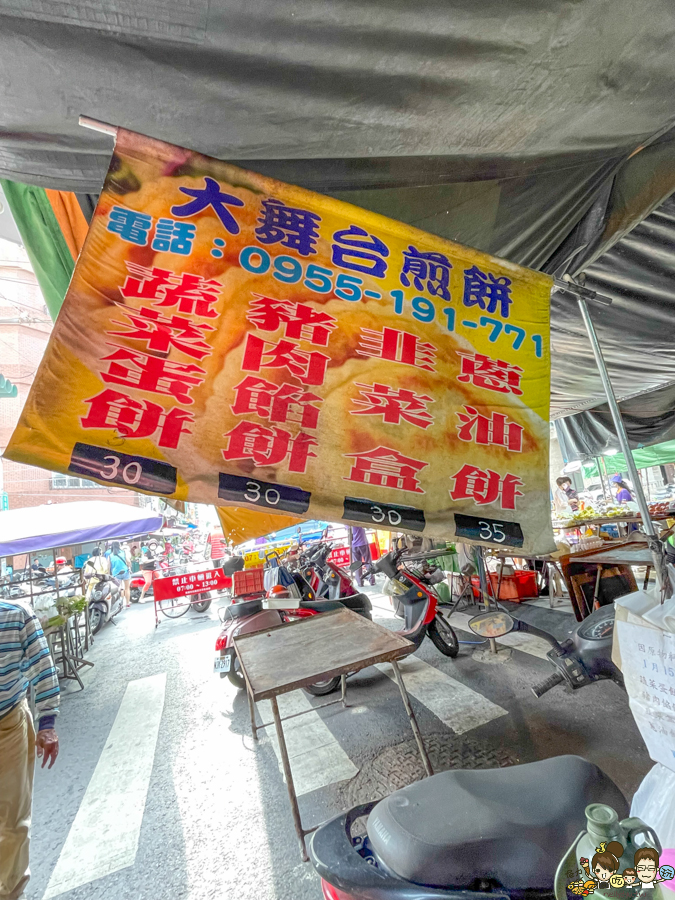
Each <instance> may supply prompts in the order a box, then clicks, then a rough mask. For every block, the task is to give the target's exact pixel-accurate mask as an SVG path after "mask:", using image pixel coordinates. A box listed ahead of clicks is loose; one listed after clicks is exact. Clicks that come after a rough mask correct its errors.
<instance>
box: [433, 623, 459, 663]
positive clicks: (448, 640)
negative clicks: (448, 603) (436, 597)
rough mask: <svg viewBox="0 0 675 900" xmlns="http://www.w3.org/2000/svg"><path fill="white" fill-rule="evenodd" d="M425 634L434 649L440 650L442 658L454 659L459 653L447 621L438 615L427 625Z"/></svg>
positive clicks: (455, 639) (455, 637)
mask: <svg viewBox="0 0 675 900" xmlns="http://www.w3.org/2000/svg"><path fill="white" fill-rule="evenodd" d="M427 634H428V635H429V637H430V638H431V640H432V643H433V645H434V647H435V648H436V649H437V650H440V651H441V653H442V654H443V656H449V657H451V659H454V658H455V657H456V656H457V654H458V653H459V641H458V640H457V635H456V634H455V632H454V630H453V628H452V626H451V625H450V624H449V622H448V621H447V619H444V618H443V616H442V615H441V614H440V613H436V618H435V619H433V620H432V621H431V622H429V624H428V625H427Z"/></svg>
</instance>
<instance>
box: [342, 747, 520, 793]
mask: <svg viewBox="0 0 675 900" xmlns="http://www.w3.org/2000/svg"><path fill="white" fill-rule="evenodd" d="M424 745H425V747H426V748H427V753H428V754H429V759H430V760H431V765H432V767H433V770H434V772H444V771H446V770H447V769H494V768H499V767H501V766H512V765H515V763H516V762H517V760H516V759H514V757H512V756H511V755H510V754H509V753H507V752H506V750H503V749H501V748H500V747H488V746H486V745H485V744H482V743H480V742H478V741H474V740H472V739H471V738H465V737H462V736H461V735H455V734H447V733H444V732H440V733H438V734H430V735H425V736H424ZM421 778H424V767H423V766H422V760H421V759H420V753H419V750H418V748H417V744H416V743H415V740H414V738H413V739H412V740H409V741H404V742H403V743H402V744H396V746H394V747H388V748H387V749H386V750H384V751H383V752H382V753H380V754H379V756H376V757H375V758H374V759H372V760H371V761H370V762H367V763H365V764H364V765H363V766H362V768H361V769H360V771H359V772H358V774H357V775H355V776H354V778H352V780H351V781H350V782H349V783H348V784H346V785H345V786H344V788H343V789H342V801H343V808H344V809H349V808H350V807H352V806H356V805H358V804H359V803H368V801H370V800H381V799H382V798H383V797H386V796H387V795H388V794H391V792H392V791H397V790H398V789H399V788H402V787H405V786H406V785H408V784H412V783H413V781H419V780H420V779H421Z"/></svg>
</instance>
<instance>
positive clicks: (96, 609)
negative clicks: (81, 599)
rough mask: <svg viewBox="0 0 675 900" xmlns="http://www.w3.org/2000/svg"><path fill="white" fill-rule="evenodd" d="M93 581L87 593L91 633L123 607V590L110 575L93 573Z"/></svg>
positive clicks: (98, 629) (95, 631)
mask: <svg viewBox="0 0 675 900" xmlns="http://www.w3.org/2000/svg"><path fill="white" fill-rule="evenodd" d="M93 582H94V583H93V586H92V588H91V591H90V593H89V628H90V629H91V633H92V634H98V632H99V631H100V630H101V628H103V626H104V625H105V623H106V622H110V621H113V619H114V617H115V616H116V615H117V613H118V612H120V611H121V610H122V609H123V608H124V592H123V591H122V590H121V588H120V585H119V582H118V581H117V579H116V578H113V577H112V575H94V576H93ZM113 624H115V623H114V621H113Z"/></svg>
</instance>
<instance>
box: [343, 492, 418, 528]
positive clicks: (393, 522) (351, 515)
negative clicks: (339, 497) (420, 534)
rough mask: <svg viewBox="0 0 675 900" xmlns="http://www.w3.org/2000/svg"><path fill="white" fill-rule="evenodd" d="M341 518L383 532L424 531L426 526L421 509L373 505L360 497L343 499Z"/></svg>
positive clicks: (390, 504)
mask: <svg viewBox="0 0 675 900" xmlns="http://www.w3.org/2000/svg"><path fill="white" fill-rule="evenodd" d="M343 517H344V518H345V519H352V520H353V521H356V522H365V523H366V524H367V525H370V526H371V527H375V528H382V529H384V530H385V531H391V530H394V531H396V530H401V531H424V526H425V524H426V520H425V518H424V510H423V509H415V507H414V506H398V505H396V504H394V503H375V501H374V500H366V499H364V498H361V497H345V501H344V510H343Z"/></svg>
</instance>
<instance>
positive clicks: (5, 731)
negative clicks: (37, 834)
mask: <svg viewBox="0 0 675 900" xmlns="http://www.w3.org/2000/svg"><path fill="white" fill-rule="evenodd" d="M34 769H35V730H34V728H33V719H32V717H31V714H30V710H29V709H28V704H27V703H26V701H25V700H24V701H23V702H22V703H20V704H19V705H18V706H17V707H15V708H14V709H13V710H12V711H11V712H9V713H7V715H5V716H3V717H2V718H1V719H0V900H16V898H18V897H19V895H20V894H21V892H22V891H23V889H24V888H25V887H26V885H27V883H28V879H29V878H30V871H29V869H28V846H29V841H30V814H31V804H32V800H33V771H34Z"/></svg>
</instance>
